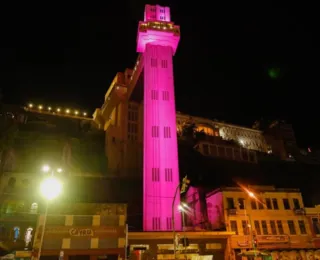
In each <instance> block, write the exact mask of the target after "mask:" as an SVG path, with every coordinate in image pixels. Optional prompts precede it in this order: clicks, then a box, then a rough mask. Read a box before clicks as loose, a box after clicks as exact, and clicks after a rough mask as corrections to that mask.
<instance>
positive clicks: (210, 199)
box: [206, 192, 226, 230]
mask: <svg viewBox="0 0 320 260" xmlns="http://www.w3.org/2000/svg"><path fill="white" fill-rule="evenodd" d="M206 204H207V212H208V220H209V222H210V223H211V225H212V229H213V230H225V228H226V225H225V218H224V208H225V206H224V204H223V196H222V193H221V192H219V193H214V194H208V195H207V196H206Z"/></svg>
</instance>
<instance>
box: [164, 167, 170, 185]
mask: <svg viewBox="0 0 320 260" xmlns="http://www.w3.org/2000/svg"><path fill="white" fill-rule="evenodd" d="M164 178H165V181H166V182H172V169H170V168H165V169H164Z"/></svg>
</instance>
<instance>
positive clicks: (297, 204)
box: [293, 199, 301, 209]
mask: <svg viewBox="0 0 320 260" xmlns="http://www.w3.org/2000/svg"><path fill="white" fill-rule="evenodd" d="M293 206H294V209H300V208H301V207H300V202H299V200H298V199H293Z"/></svg>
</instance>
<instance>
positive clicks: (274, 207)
mask: <svg viewBox="0 0 320 260" xmlns="http://www.w3.org/2000/svg"><path fill="white" fill-rule="evenodd" d="M272 205H273V209H279V206H278V200H277V199H272Z"/></svg>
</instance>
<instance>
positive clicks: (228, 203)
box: [227, 198, 235, 209]
mask: <svg viewBox="0 0 320 260" xmlns="http://www.w3.org/2000/svg"><path fill="white" fill-rule="evenodd" d="M227 205H228V209H234V208H235V206H234V200H233V198H227Z"/></svg>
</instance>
